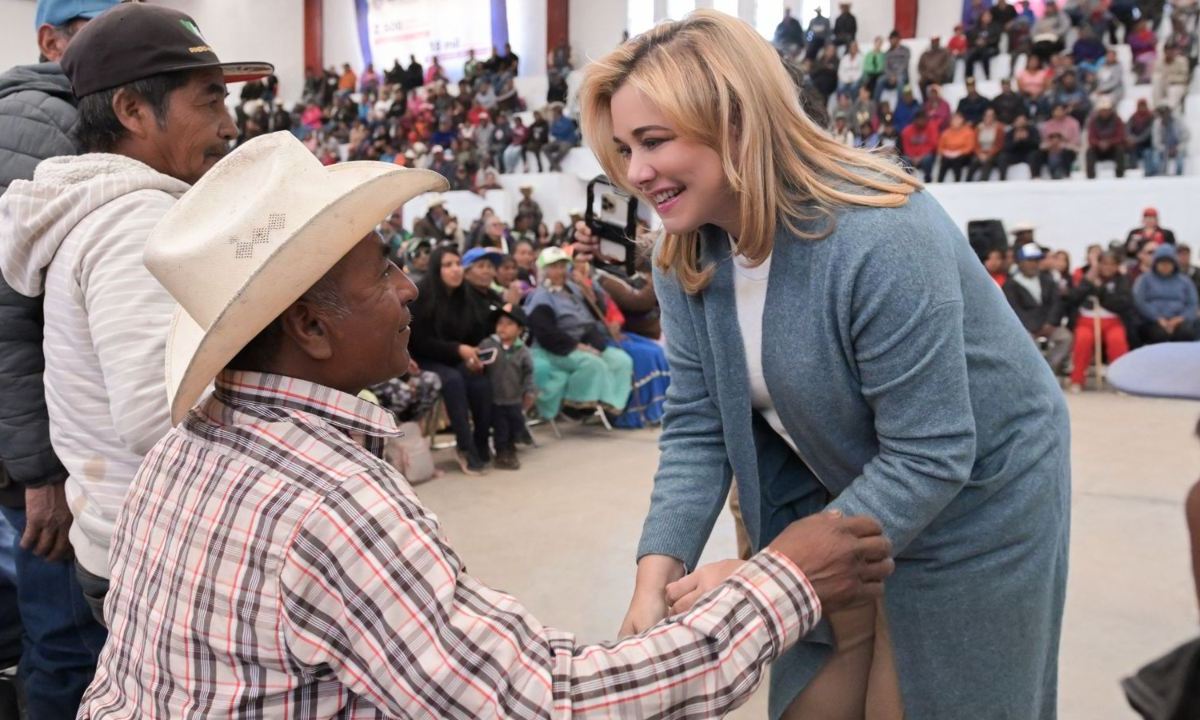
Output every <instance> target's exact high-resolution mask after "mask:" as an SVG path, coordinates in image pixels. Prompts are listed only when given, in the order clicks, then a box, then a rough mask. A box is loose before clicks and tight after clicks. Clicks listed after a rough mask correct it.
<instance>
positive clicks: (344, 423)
mask: <svg viewBox="0 0 1200 720" xmlns="http://www.w3.org/2000/svg"><path fill="white" fill-rule="evenodd" d="M213 395H214V397H215V398H216V399H217V400H219V401H220V402H221V403H223V404H224V405H226V406H228V407H229V408H231V409H233V410H235V411H243V412H245V411H248V412H250V413H252V414H256V415H274V416H276V417H278V418H282V417H284V416H286V415H295V414H297V413H300V414H305V415H311V416H314V417H316V418H319V419H320V420H323V421H324V422H327V423H329V424H330V425H333V426H334V427H337V428H339V429H341V430H343V431H345V432H347V433H362V434H364V435H367V436H369V437H373V438H386V437H394V436H397V435H400V434H401V432H400V428H399V426H398V425H397V424H396V417H395V416H394V415H392V413H391V412H390V411H388V410H385V409H383V408H381V407H379V406H378V405H375V404H374V403H371V402H367V401H366V400H363V399H361V398H358V397H355V396H354V395H349V394H347V393H344V392H342V391H340V390H334V389H333V388H330V387H325V386H324V385H318V384H317V383H314V382H309V381H307V380H300V379H298V378H293V377H287V376H284V375H271V374H267V373H256V372H244V371H240V370H226V371H224V372H222V373H221V374H220V375H218V376H217V380H216V390H215V391H214V393H213Z"/></svg>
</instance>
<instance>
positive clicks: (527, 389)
mask: <svg viewBox="0 0 1200 720" xmlns="http://www.w3.org/2000/svg"><path fill="white" fill-rule="evenodd" d="M495 321H496V333H495V334H494V335H492V336H491V337H489V338H487V339H486V340H484V341H483V342H482V343H480V344H479V349H480V352H481V353H482V352H483V351H485V350H495V352H496V358H495V360H492V361H491V362H490V363H488V365H487V374H488V379H489V380H491V381H492V394H493V395H492V396H493V400H494V402H495V408H494V409H493V410H492V432H493V438H492V441H493V443H494V444H495V446H496V461H495V465H496V468H497V469H498V470H520V469H521V462H520V461H519V460H517V445H516V443H517V440H518V439H519V438H520V437H522V435H523V434H524V432H525V413H526V412H527V411H528V410H529V409H530V408H531V407H533V402H534V400H535V399H537V388H536V387H535V386H534V384H533V356H532V355H531V354H530V353H529V349H528V348H526V347H525V343H524V342H522V340H521V335H522V334H523V333H524V331H525V326H526V325H527V322H528V321H527V320H526V318H525V313H524V312H522V311H521V309H520V308H518V307H515V306H513V305H512V304H506V305H504V306H503V307H501V308H500V309H498V310H497V311H496V314H495Z"/></svg>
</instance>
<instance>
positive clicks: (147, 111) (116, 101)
mask: <svg viewBox="0 0 1200 720" xmlns="http://www.w3.org/2000/svg"><path fill="white" fill-rule="evenodd" d="M112 109H113V114H114V115H116V116H117V120H120V121H121V125H122V126H124V128H125V130H126V131H127V132H128V133H129V134H130V135H132V136H133V137H136V138H139V139H141V138H145V137H146V136H147V135H148V134H149V131H150V125H149V124H150V123H155V124H157V123H158V118H157V117H155V115H154V108H152V107H150V104H149V103H147V102H146V101H145V100H143V99H142V97H141V96H139V95H138V94H137V93H135V92H131V91H130V90H129V89H128V88H121V89H120V90H118V91H117V92H116V94H115V95H113V99H112Z"/></svg>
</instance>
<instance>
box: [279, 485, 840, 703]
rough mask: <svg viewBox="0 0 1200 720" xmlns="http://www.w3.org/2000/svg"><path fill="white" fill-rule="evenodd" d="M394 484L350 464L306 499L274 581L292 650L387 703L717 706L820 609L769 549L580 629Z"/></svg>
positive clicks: (739, 698) (735, 697)
mask: <svg viewBox="0 0 1200 720" xmlns="http://www.w3.org/2000/svg"><path fill="white" fill-rule="evenodd" d="M393 485H394V483H388V482H383V483H381V482H379V478H373V479H372V478H369V477H363V478H355V479H353V480H351V481H347V482H343V484H342V485H341V488H340V490H339V492H338V493H337V494H336V495H331V496H329V497H328V498H326V499H325V501H323V502H322V503H320V504H319V505H318V506H316V507H314V508H313V509H312V510H311V511H310V512H309V514H308V516H307V517H306V519H305V520H304V522H302V523H301V526H300V529H299V530H298V531H297V534H296V537H295V538H294V540H293V541H292V542H291V543H290V546H289V547H288V549H287V551H286V553H285V556H284V567H283V571H282V575H281V587H280V593H281V596H282V597H281V600H282V606H283V608H284V610H283V614H284V618H283V629H282V632H283V635H284V642H285V645H286V646H287V648H288V651H289V653H290V654H291V656H292V657H291V660H292V661H293V662H295V663H297V664H299V665H301V666H304V667H307V668H310V669H313V671H314V672H320V670H321V669H325V668H328V669H331V670H332V672H333V673H334V674H335V675H336V677H337V679H338V680H339V681H340V682H341V683H342V684H344V685H345V686H346V687H347V689H348V690H350V691H351V692H353V693H354V694H355V695H358V696H360V697H361V698H363V699H365V700H367V701H369V702H370V703H371V704H373V705H374V706H375V707H377V708H379V709H380V710H382V711H383V712H384V713H386V714H389V715H395V716H400V717H415V718H501V717H511V718H545V717H562V718H567V717H573V718H585V717H621V718H639V717H648V716H658V715H662V714H667V715H669V716H670V717H673V718H700V717H713V716H720V715H723V714H725V713H726V712H728V711H730V710H732V709H733V708H735V707H737V706H738V705H740V704H741V703H742V702H744V701H745V700H746V699H747V698H748V697H749V696H750V694H751V693H752V692H753V690H754V689H755V688H756V687H757V686H758V684H759V682H760V681H761V679H762V677H763V673H764V670H765V668H766V667H767V665H768V664H769V663H770V662H771V661H772V660H774V659H775V658H776V657H778V655H779V654H780V653H781V652H782V651H783V650H785V649H786V648H787V647H789V646H790V645H791V644H792V643H794V642H795V641H796V640H797V639H798V638H800V637H801V636H802V635H804V634H805V633H807V632H808V631H809V630H810V629H811V628H812V627H813V626H814V625H815V624H816V622H817V620H818V619H819V617H820V605H819V602H818V600H817V597H816V595H815V593H814V592H813V590H812V588H811V586H810V585H809V584H808V582H807V580H805V578H804V576H803V575H802V574H801V573H800V572H799V571H798V570H797V569H796V568H795V566H794V565H792V563H791V562H790V561H788V560H787V559H786V558H784V557H782V556H780V555H776V554H774V553H772V552H770V551H767V552H765V553H762V554H760V555H758V556H756V557H755V558H754V559H753V560H751V561H750V562H748V563H746V565H744V566H743V568H742V569H741V570H740V571H739V572H738V573H736V574H734V575H733V576H732V577H731V578H730V579H729V580H727V581H726V582H725V583H724V584H722V585H721V586H719V587H717V588H715V589H714V590H713V591H712V592H710V593H709V594H708V595H707V596H705V597H704V598H702V599H701V601H700V602H698V603H697V604H696V606H695V607H694V608H693V609H692V610H691V611H689V612H687V613H685V614H682V615H679V616H676V617H672V618H669V619H667V620H665V621H663V622H662V623H659V624H658V625H656V626H655V627H654V628H652V629H650V630H648V631H647V632H645V633H643V634H642V635H639V636H636V637H633V638H629V639H626V640H623V641H621V642H618V643H615V644H606V645H582V644H580V643H578V642H577V641H576V639H575V637H574V636H572V635H571V634H569V633H566V632H562V631H558V630H553V629H550V628H546V627H543V626H542V625H541V624H540V623H539V622H538V621H537V619H536V618H534V617H533V616H532V615H530V614H529V612H528V611H527V610H526V609H525V608H524V607H523V606H521V605H520V604H519V603H518V602H517V601H516V600H515V599H514V598H512V597H511V596H509V595H506V594H504V593H501V592H498V591H495V590H492V589H490V588H488V587H486V586H484V585H483V584H481V583H479V582H478V581H476V580H475V579H474V578H472V577H471V576H469V575H467V574H466V573H465V572H463V570H462V566H461V563H460V562H459V560H458V559H457V557H456V556H455V554H454V552H453V550H451V549H450V548H449V547H448V546H447V545H446V544H445V542H444V540H442V539H441V535H440V531H439V529H438V526H437V521H436V519H435V518H433V516H431V515H429V514H428V513H425V512H423V511H422V510H421V509H420V506H419V505H417V504H415V503H413V504H409V503H408V502H407V501H406V500H405V493H404V491H403V490H402V489H398V488H393V487H392V486H393ZM566 590H567V589H566V588H564V591H566Z"/></svg>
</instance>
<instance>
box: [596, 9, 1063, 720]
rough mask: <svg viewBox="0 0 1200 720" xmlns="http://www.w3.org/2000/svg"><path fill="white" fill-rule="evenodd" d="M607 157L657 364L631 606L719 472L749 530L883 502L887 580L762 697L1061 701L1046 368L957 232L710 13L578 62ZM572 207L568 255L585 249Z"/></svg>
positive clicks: (719, 486)
mask: <svg viewBox="0 0 1200 720" xmlns="http://www.w3.org/2000/svg"><path fill="white" fill-rule="evenodd" d="M579 97H580V107H581V111H580V117H581V119H582V123H583V129H584V134H585V136H586V137H587V140H588V142H587V146H588V147H589V148H590V149H591V150H592V151H593V152H594V153H595V154H596V156H597V159H598V160H599V163H600V166H601V168H602V169H603V170H604V173H605V175H606V176H607V177H608V178H610V179H612V180H613V181H614V182H616V183H618V184H619V185H620V186H621V188H622V189H624V190H625V191H626V192H628V193H630V194H632V195H636V196H637V197H638V198H639V200H641V201H643V202H646V203H648V204H650V205H651V206H652V207H654V209H655V210H656V212H657V213H658V215H659V217H660V218H661V220H662V224H663V229H664V230H665V233H664V237H663V238H662V239H661V240H659V241H658V242H657V243H656V246H655V249H654V256H653V264H654V274H655V277H654V285H655V291H656V292H657V294H658V299H659V303H660V305H661V312H662V329H663V336H664V337H665V340H666V347H667V355H668V358H669V359H670V366H671V387H670V391H669V392H668V394H667V403H666V415H665V420H664V423H663V432H662V435H661V437H660V439H659V447H660V450H661V454H660V458H659V466H658V472H657V475H656V476H655V479H654V492H653V494H652V496H651V499H650V510H649V513H648V515H647V518H646V521H645V524H644V526H643V530H642V538H641V543H640V547H639V549H638V566H637V575H636V578H635V587H634V591H633V597H632V598H631V601H630V607H629V612H628V614H627V615H626V619H625V622H624V624H623V627H622V631H623V633H629V634H637V633H640V632H643V631H645V630H646V629H647V628H650V627H653V626H654V625H655V624H656V623H658V622H660V621H661V620H662V619H663V618H664V617H668V616H670V615H671V614H674V613H677V612H681V611H683V610H685V609H686V608H687V607H688V606H689V605H690V602H691V598H693V597H699V596H700V595H702V594H703V593H704V592H705V591H706V590H707V589H709V588H711V587H713V586H714V583H717V582H719V580H720V578H722V577H724V575H725V573H728V572H729V571H730V570H731V569H733V568H736V567H740V566H739V565H738V564H737V563H736V562H732V563H726V564H722V565H718V566H715V567H712V566H707V567H702V568H697V563H698V561H699V557H700V553H701V550H702V549H703V548H704V545H705V543H706V542H707V540H708V538H709V535H710V533H711V531H712V528H713V523H714V520H715V519H716V518H717V517H718V514H719V513H720V511H721V509H722V506H723V505H724V503H725V500H726V498H727V496H728V495H729V489H730V486H731V483H732V482H734V479H735V478H736V483H737V488H738V496H739V499H740V501H741V510H742V516H743V517H744V519H745V522H746V529H747V531H748V533H749V538H750V544H751V546H752V549H758V548H760V547H763V546H764V545H766V544H769V543H770V542H771V540H772V538H774V537H776V535H777V533H779V532H780V531H781V530H783V528H785V527H786V526H787V524H788V523H789V522H791V521H793V520H795V519H798V518H803V517H809V516H812V515H814V514H819V513H821V512H823V511H824V510H826V509H831V508H832V509H840V510H841V511H843V512H846V513H847V514H862V515H867V516H870V517H874V518H876V519H877V520H879V521H880V523H881V524H882V525H883V528H884V533H885V534H886V535H887V537H888V538H889V539H890V540H891V541H892V543H893V544H894V546H895V551H896V572H895V574H894V575H893V576H892V577H891V578H890V579H889V580H888V586H887V592H886V593H885V595H884V597H883V599H882V600H881V601H880V602H878V603H870V604H866V605H862V606H859V607H856V608H853V609H851V610H849V611H842V612H832V613H830V614H829V618H828V620H829V623H828V624H827V625H823V626H822V627H821V628H818V630H817V631H816V632H814V633H813V634H811V635H809V636H808V637H806V638H805V640H804V641H803V642H801V643H800V644H798V645H797V646H796V647H795V648H793V649H792V650H791V651H789V652H788V653H786V654H785V655H783V656H782V657H780V658H779V660H777V661H776V662H775V665H774V667H773V669H772V677H771V698H770V701H769V717H770V718H772V720H776V719H778V718H781V717H782V718H786V719H787V720H807V719H809V718H821V720H861V718H863V717H864V716H865V717H867V718H872V720H895V719H898V718H910V719H914V718H916V719H919V720H960V719H962V718H1021V720H1052V719H1053V718H1054V717H1055V713H1056V711H1057V704H1058V703H1057V680H1058V649H1059V639H1060V633H1061V629H1062V617H1063V615H1062V612H1063V604H1064V599H1065V594H1066V581H1067V557H1068V545H1069V525H1070V523H1069V518H1070V479H1071V476H1070V425H1069V418H1068V415H1067V407H1066V403H1065V402H1064V400H1063V394H1062V390H1061V389H1060V387H1059V385H1058V382H1057V381H1056V380H1055V378H1054V375H1053V373H1051V371H1050V369H1049V367H1048V366H1047V364H1046V362H1045V361H1044V360H1042V358H1041V356H1040V354H1039V353H1038V351H1037V347H1036V345H1034V343H1032V342H1030V341H1029V336H1028V333H1027V332H1026V331H1025V329H1024V328H1023V327H1022V326H1021V324H1020V322H1019V321H1018V320H1017V318H1016V316H1015V315H1014V314H1013V312H1012V310H1011V309H1010V308H1009V307H1008V304H1007V303H1006V302H1005V301H1004V297H1003V295H1002V294H1001V293H999V292H997V290H996V285H995V282H994V281H993V280H992V279H991V278H990V277H988V273H987V272H986V271H985V270H984V268H983V266H982V264H981V263H980V262H979V259H978V257H977V256H976V255H975V254H974V252H973V251H972V250H971V247H970V245H969V244H968V243H967V240H966V238H964V237H963V234H962V231H961V230H960V229H959V228H958V226H957V225H956V224H955V223H954V222H953V220H952V219H951V218H950V217H949V216H948V215H947V214H946V212H945V210H943V209H942V208H941V207H940V206H939V205H938V202H937V200H936V199H935V198H934V197H933V196H931V195H930V194H929V193H928V192H924V191H923V189H922V186H921V184H920V182H918V181H917V180H916V179H915V178H914V177H913V176H912V175H910V174H909V173H908V172H906V171H905V169H904V168H903V167H901V166H900V165H898V164H896V163H895V162H893V161H892V160H891V159H890V158H888V157H887V156H883V155H877V154H873V153H869V152H866V151H863V150H859V149H855V148H850V147H846V146H845V145H841V144H839V143H838V142H836V140H835V139H834V138H832V137H831V136H830V135H829V133H828V132H827V131H825V129H824V128H822V127H820V126H819V125H818V124H817V123H815V122H814V121H813V120H812V118H811V117H809V115H808V114H807V113H806V112H805V111H804V109H803V108H802V107H801V104H800V100H799V97H798V95H797V92H796V86H795V84H794V83H793V81H792V78H791V76H790V75H789V73H788V71H787V69H786V68H785V67H784V65H783V64H782V63H781V62H780V60H779V56H778V53H777V52H776V51H775V49H774V48H772V47H771V46H770V45H769V44H768V43H767V42H766V40H764V39H763V38H762V37H761V36H760V35H759V34H758V33H757V31H755V29H754V28H753V27H752V26H750V25H748V24H746V23H744V22H742V21H740V20H738V19H736V18H733V17H731V16H729V15H726V14H724V13H720V12H717V11H713V10H705V9H700V10H696V11H694V12H692V13H689V14H688V15H687V17H686V18H685V19H684V20H682V21H679V22H671V21H665V22H662V23H659V24H657V25H655V26H654V28H653V29H652V30H650V31H648V32H646V33H645V34H643V35H639V36H637V37H635V38H634V39H632V40H630V41H629V42H626V43H624V44H622V45H620V46H619V47H617V48H616V49H615V50H614V51H612V52H611V53H610V54H609V55H607V56H605V57H603V58H599V59H597V60H595V61H594V62H593V63H591V64H590V65H589V66H588V68H587V70H586V71H585V78H584V81H583V84H582V87H581V89H580V92H579ZM594 231H595V229H594V228H591V229H589V228H588V227H587V226H586V224H585V225H584V226H583V227H577V229H576V243H575V245H576V247H575V252H576V257H580V256H581V253H582V254H592V253H596V252H601V251H602V248H600V247H598V246H599V245H600V244H601V243H596V242H594V238H595V232H594Z"/></svg>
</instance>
